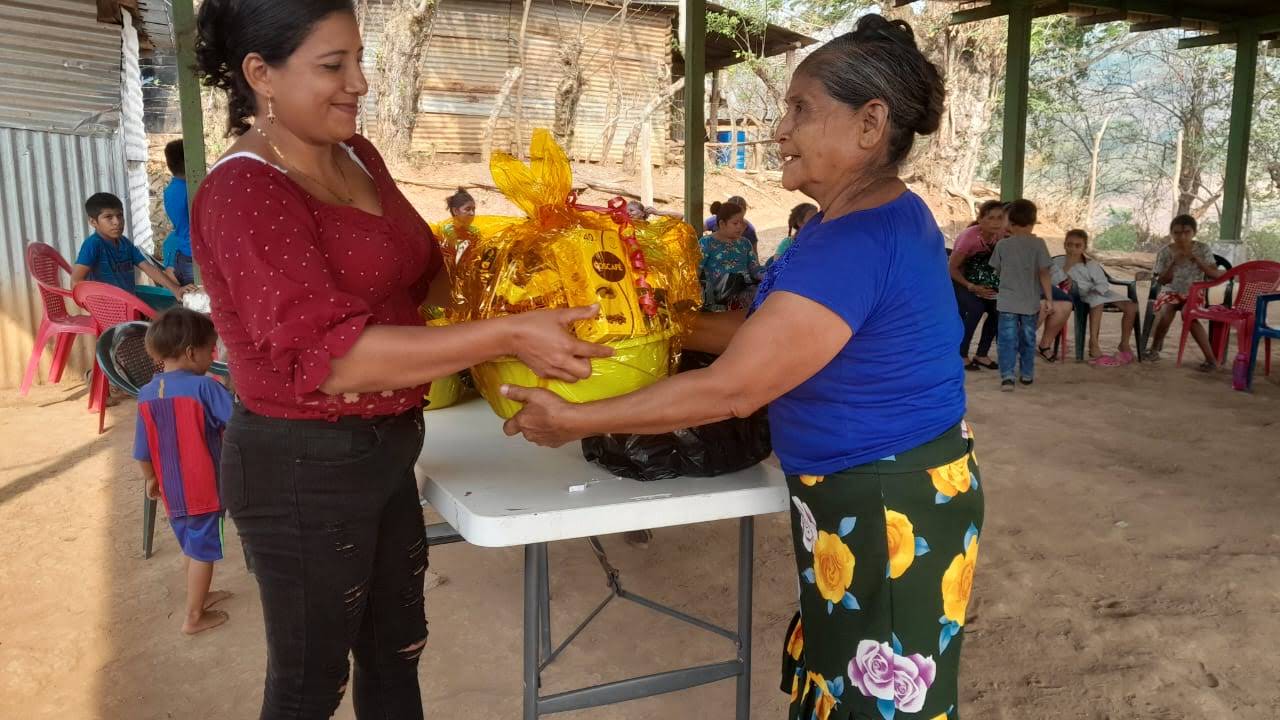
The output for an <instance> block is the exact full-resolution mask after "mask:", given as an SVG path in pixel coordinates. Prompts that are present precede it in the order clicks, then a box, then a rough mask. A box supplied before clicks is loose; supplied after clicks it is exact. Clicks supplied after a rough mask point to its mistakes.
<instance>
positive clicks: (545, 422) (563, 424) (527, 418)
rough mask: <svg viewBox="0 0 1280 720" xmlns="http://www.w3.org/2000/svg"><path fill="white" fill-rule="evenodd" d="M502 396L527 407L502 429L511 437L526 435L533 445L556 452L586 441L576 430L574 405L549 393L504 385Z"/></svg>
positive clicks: (537, 389)
mask: <svg viewBox="0 0 1280 720" xmlns="http://www.w3.org/2000/svg"><path fill="white" fill-rule="evenodd" d="M502 396H503V397H505V398H507V399H508V400H514V401H515V402H518V403H522V404H523V405H524V407H523V408H521V409H520V412H518V413H516V415H515V417H513V418H511V419H510V420H508V421H507V422H506V424H505V425H503V426H502V429H503V431H504V432H506V434H507V435H519V434H523V435H524V438H525V440H528V441H529V442H531V443H535V444H537V445H542V446H543V447H552V448H557V447H560V446H561V445H564V444H565V443H569V442H573V441H574V440H581V439H582V438H584V437H586V434H584V433H582V432H579V431H576V430H574V429H573V427H572V423H571V421H570V420H571V416H572V414H573V408H574V406H573V404H572V403H569V402H566V401H564V400H562V399H560V396H559V395H556V394H555V393H553V392H551V391H549V390H543V389H541V388H528V387H519V386H517V385H503V386H502Z"/></svg>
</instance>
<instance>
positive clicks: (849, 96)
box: [796, 13, 946, 167]
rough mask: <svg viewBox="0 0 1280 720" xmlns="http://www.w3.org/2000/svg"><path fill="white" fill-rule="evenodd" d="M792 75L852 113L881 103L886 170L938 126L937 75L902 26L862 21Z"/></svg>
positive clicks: (941, 90)
mask: <svg viewBox="0 0 1280 720" xmlns="http://www.w3.org/2000/svg"><path fill="white" fill-rule="evenodd" d="M796 72H797V73H801V74H804V75H808V76H809V77H812V78H815V79H817V80H818V81H820V82H821V83H822V85H823V86H824V87H825V88H826V90H827V93H828V94H830V95H831V97H833V98H835V99H836V100H839V101H840V102H842V103H844V104H846V105H848V106H849V107H852V108H853V109H855V110H857V109H859V108H861V107H862V106H863V105H866V104H867V103H868V102H870V101H871V100H876V99H879V100H883V101H884V103H885V104H886V105H888V106H889V152H888V164H889V165H891V166H895V167H896V166H897V165H899V164H900V163H901V162H902V161H903V159H905V158H906V157H907V153H909V152H911V146H912V144H914V142H915V136H916V135H917V134H920V135H929V134H932V133H934V132H936V131H937V130H938V125H939V124H941V122H942V110H943V104H944V102H945V100H946V85H945V83H944V82H943V79H942V73H941V72H939V71H938V67H937V66H936V65H934V64H933V63H932V62H929V59H928V58H926V57H925V56H924V53H922V52H920V48H919V47H917V46H916V39H915V33H913V32H912V31H911V26H910V25H908V24H907V23H906V22H905V21H903V20H888V19H886V18H884V17H883V16H881V15H876V14H874V13H873V14H870V15H863V16H862V17H861V18H860V19H859V20H858V24H857V26H856V27H855V28H854V29H853V31H852V32H849V33H846V34H844V35H841V36H840V37H838V38H836V39H835V40H832V41H831V42H829V43H827V44H826V45H823V46H822V47H820V48H818V50H817V51H815V52H814V53H813V54H812V55H810V56H809V57H807V58H805V60H804V62H802V63H800V67H798V68H797V69H796Z"/></svg>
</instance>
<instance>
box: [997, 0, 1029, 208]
mask: <svg viewBox="0 0 1280 720" xmlns="http://www.w3.org/2000/svg"><path fill="white" fill-rule="evenodd" d="M1033 18H1034V13H1033V12H1032V8H1031V3H1030V2H1027V0H1016V1H1015V2H1013V3H1012V4H1011V5H1010V7H1009V46H1008V53H1007V55H1006V58H1007V59H1006V61H1005V76H1004V147H1003V151H1002V153H1001V156H1000V196H1001V197H1002V198H1003V199H1004V200H1005V201H1010V200H1017V199H1018V198H1020V197H1022V179H1023V164H1024V162H1025V160H1026V148H1027V81H1028V75H1029V73H1030V69H1031V21H1032V19H1033Z"/></svg>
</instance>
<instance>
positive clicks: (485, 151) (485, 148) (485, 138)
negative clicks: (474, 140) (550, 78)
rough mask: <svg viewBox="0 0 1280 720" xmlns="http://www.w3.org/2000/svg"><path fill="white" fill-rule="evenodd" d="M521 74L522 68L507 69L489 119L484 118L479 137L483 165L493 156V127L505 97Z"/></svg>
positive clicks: (508, 95) (504, 103)
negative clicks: (482, 128)
mask: <svg viewBox="0 0 1280 720" xmlns="http://www.w3.org/2000/svg"><path fill="white" fill-rule="evenodd" d="M523 75H524V72H523V68H520V67H513V68H511V69H510V70H508V71H507V74H506V77H505V78H503V80H502V89H501V90H499V91H498V97H497V99H496V100H494V101H493V109H492V110H490V111H489V119H488V120H485V123H484V134H483V135H482V136H481V139H480V155H481V158H482V159H483V160H484V164H485V165H488V164H489V158H490V157H492V156H493V129H494V126H496V125H497V124H498V116H499V115H501V114H502V107H503V106H504V105H506V104H507V98H508V97H510V96H511V88H512V87H514V86H515V84H516V82H517V81H518V80H519V79H520V77H521V76H523Z"/></svg>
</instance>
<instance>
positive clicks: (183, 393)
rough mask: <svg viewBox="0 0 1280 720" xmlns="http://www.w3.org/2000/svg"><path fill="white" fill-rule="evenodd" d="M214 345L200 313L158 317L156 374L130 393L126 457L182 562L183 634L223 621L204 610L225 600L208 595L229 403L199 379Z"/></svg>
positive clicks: (153, 345) (218, 554)
mask: <svg viewBox="0 0 1280 720" xmlns="http://www.w3.org/2000/svg"><path fill="white" fill-rule="evenodd" d="M217 341H218V335H217V332H216V331H215V330H214V327H213V322H212V321H210V320H209V318H207V317H205V316H204V315H201V314H200V313H198V312H195V311H194V310H188V309H186V308H183V307H175V308H171V309H170V310H167V311H165V312H163V313H161V314H160V315H159V316H157V317H156V319H155V320H154V321H153V322H152V323H151V327H150V328H149V329H148V330H147V352H148V353H150V354H151V356H152V357H153V358H155V359H156V361H158V362H163V363H164V372H161V373H157V374H156V376H155V377H153V378H152V379H151V382H149V383H147V385H146V386H145V387H143V388H142V390H141V391H140V392H139V393H138V424H137V431H136V434H135V437H134V445H133V457H134V459H135V460H137V461H138V462H139V463H140V464H141V466H142V474H143V476H144V477H145V478H146V480H147V497H149V498H151V499H153V500H155V499H160V500H163V501H164V507H165V512H166V513H167V514H168V516H169V524H170V525H171V526H172V527H173V533H174V535H176V536H177V538H178V544H179V545H181V546H182V552H183V554H184V555H186V556H187V558H188V560H187V612H186V617H185V620H184V621H183V624H182V632H184V633H187V634H188V635H194V634H195V633H198V632H200V631H202V630H208V629H210V628H214V627H217V626H219V625H221V624H222V623H224V622H226V621H227V614H226V613H225V612H222V611H221V610H210V609H209V608H210V606H212V605H214V604H216V603H218V602H220V601H222V600H225V599H226V598H228V597H230V594H229V593H225V592H213V593H210V592H209V586H210V584H211V583H212V582H213V563H215V562H217V561H218V560H221V559H222V516H223V509H222V501H221V500H220V499H219V496H218V462H219V460H220V458H221V455H222V431H223V429H224V428H225V427H226V425H227V421H228V420H230V419H231V405H232V401H231V394H230V393H229V392H227V390H226V389H225V388H224V387H222V385H220V384H218V382H217V381H216V380H214V379H212V378H209V377H206V376H205V373H207V372H208V371H209V366H210V365H212V364H213V353H214V345H215V344H216V343H217Z"/></svg>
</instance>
